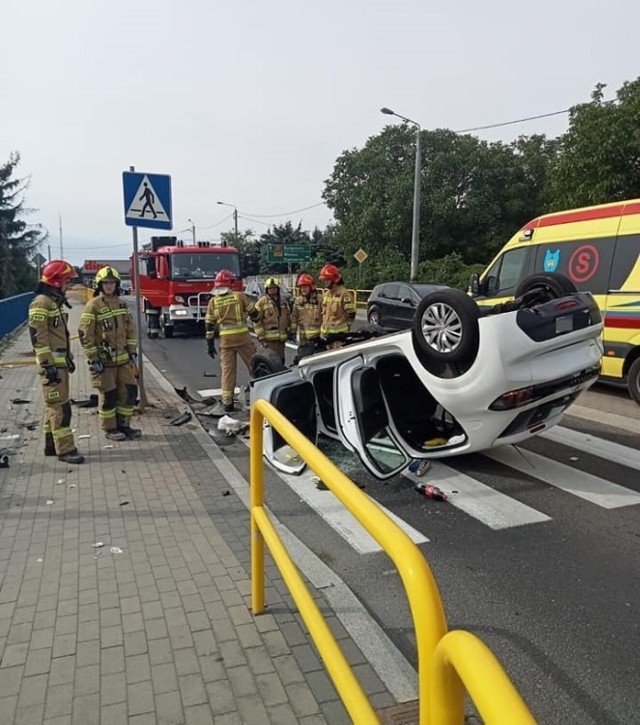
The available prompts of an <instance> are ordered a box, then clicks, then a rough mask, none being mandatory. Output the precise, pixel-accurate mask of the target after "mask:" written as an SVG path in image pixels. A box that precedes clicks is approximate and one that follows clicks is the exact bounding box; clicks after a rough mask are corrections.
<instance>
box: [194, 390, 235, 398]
mask: <svg viewBox="0 0 640 725" xmlns="http://www.w3.org/2000/svg"><path fill="white" fill-rule="evenodd" d="M233 392H234V395H238V393H239V392H240V388H235V389H234V391H233ZM196 393H198V395H199V396H200V397H202V398H211V397H213V396H215V395H222V388H207V389H206V390H196Z"/></svg>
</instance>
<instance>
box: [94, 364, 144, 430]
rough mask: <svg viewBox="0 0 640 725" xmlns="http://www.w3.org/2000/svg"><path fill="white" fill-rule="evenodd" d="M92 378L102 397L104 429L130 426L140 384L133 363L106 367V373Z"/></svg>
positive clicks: (101, 413)
mask: <svg viewBox="0 0 640 725" xmlns="http://www.w3.org/2000/svg"><path fill="white" fill-rule="evenodd" d="M91 378H92V381H93V387H94V388H97V390H98V394H99V396H100V409H99V411H98V413H99V415H100V422H101V423H102V429H103V430H105V431H106V430H115V429H116V428H118V427H127V426H129V423H130V422H131V416H132V415H133V409H134V406H135V404H136V398H137V396H138V383H137V381H136V378H135V376H134V374H133V367H132V366H131V363H125V364H124V365H113V366H110V367H105V369H104V372H102V373H99V374H97V375H92V376H91Z"/></svg>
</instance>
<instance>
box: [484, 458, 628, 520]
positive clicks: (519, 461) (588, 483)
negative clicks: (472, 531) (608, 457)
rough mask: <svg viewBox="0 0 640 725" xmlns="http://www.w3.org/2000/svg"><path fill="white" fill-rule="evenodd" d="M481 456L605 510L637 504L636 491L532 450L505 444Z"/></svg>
mask: <svg viewBox="0 0 640 725" xmlns="http://www.w3.org/2000/svg"><path fill="white" fill-rule="evenodd" d="M483 455H484V456H486V457H487V458H490V459H492V460H494V461H497V462H498V463H502V464H503V465H505V466H509V467H510V468H514V469H515V470H516V471H520V473H524V474H526V475H528V476H532V477H533V478H537V479H538V480H540V481H544V482H545V483H548V484H549V485H550V486H554V487H555V488H559V489H561V490H562V491H566V492H567V493H570V494H573V495H574V496H578V498H582V499H584V500H585V501H589V502H590V503H593V504H595V505H596V506H601V507H602V508H605V509H615V508H621V507H623V506H633V505H634V504H638V503H640V493H637V492H636V491H632V490H631V489H628V488H625V487H624V486H619V485H618V484H617V483H612V482H611V481H607V480H606V479H604V478H599V477H598V476H594V475H593V474H591V473H586V472H585V471H580V470H578V469H576V468H572V467H571V466H567V465H565V464H564V463H558V462H557V461H553V460H551V459H550V458H545V457H544V456H541V455H539V454H538V453H533V452H532V451H528V450H527V451H522V449H520V450H516V449H515V448H513V447H504V448H496V449H495V450H492V451H485V453H484V454H483Z"/></svg>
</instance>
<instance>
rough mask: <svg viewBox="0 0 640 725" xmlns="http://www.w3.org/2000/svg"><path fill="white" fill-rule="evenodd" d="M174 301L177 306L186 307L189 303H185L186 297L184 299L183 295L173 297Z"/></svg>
mask: <svg viewBox="0 0 640 725" xmlns="http://www.w3.org/2000/svg"><path fill="white" fill-rule="evenodd" d="M173 301H174V302H175V303H176V304H177V305H186V304H187V303H186V302H185V301H184V297H182V295H174V296H173Z"/></svg>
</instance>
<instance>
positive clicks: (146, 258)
mask: <svg viewBox="0 0 640 725" xmlns="http://www.w3.org/2000/svg"><path fill="white" fill-rule="evenodd" d="M221 269H228V270H229V271H230V272H233V274H234V275H235V276H236V282H235V283H234V289H237V290H239V291H240V290H242V279H241V275H240V260H239V255H238V250H237V249H235V248H234V247H227V246H224V245H221V246H214V245H212V244H211V243H210V242H198V243H197V244H195V245H193V244H192V245H186V244H184V242H182V241H180V240H178V239H177V238H176V237H151V241H150V242H148V243H147V244H145V245H144V246H143V249H142V250H141V251H140V253H139V274H140V297H141V300H142V305H143V307H142V311H143V313H144V315H145V317H146V320H147V334H148V336H149V337H158V335H161V336H162V337H173V333H174V331H175V330H177V329H183V330H185V331H187V330H188V329H189V328H191V329H192V330H194V329H195V328H196V327H197V326H202V325H203V322H204V317H205V314H206V312H207V304H208V302H209V299H210V297H211V290H212V288H213V280H214V277H215V276H216V274H217V273H218V272H219V271H220V270H221ZM131 282H132V285H135V282H134V275H133V269H132V274H131ZM132 294H135V288H134V289H132Z"/></svg>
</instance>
